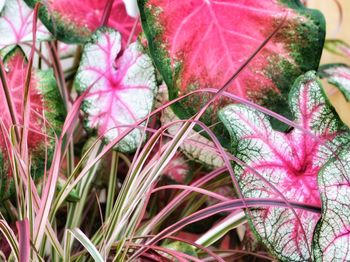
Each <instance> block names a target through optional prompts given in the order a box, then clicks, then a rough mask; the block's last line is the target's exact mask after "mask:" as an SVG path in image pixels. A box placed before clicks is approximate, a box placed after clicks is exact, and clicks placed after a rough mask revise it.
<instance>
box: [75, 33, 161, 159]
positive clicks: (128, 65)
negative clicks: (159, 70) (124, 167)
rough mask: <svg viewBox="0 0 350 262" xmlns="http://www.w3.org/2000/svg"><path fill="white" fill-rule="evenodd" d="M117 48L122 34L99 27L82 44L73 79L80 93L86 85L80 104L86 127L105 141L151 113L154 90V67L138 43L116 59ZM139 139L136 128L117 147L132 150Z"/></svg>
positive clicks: (119, 46)
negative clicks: (75, 74)
mask: <svg viewBox="0 0 350 262" xmlns="http://www.w3.org/2000/svg"><path fill="white" fill-rule="evenodd" d="M120 50H121V35H120V34H119V33H118V32H117V31H114V30H113V29H107V28H103V29H99V30H98V31H96V33H95V34H94V35H93V36H92V40H91V41H90V42H89V43H88V44H86V45H85V48H84V52H83V57H82V60H81V63H80V67H79V70H78V73H77V76H76V80H75V85H76V87H77V89H78V91H79V92H83V91H85V90H87V89H88V88H89V91H88V93H87V95H86V97H85V99H84V102H83V106H82V110H83V111H84V113H85V125H86V127H87V128H88V129H90V130H97V133H98V134H99V135H103V136H104V138H105V140H106V141H107V142H109V141H111V140H113V139H114V138H116V137H117V136H118V135H119V134H120V133H121V132H122V131H123V130H125V129H126V127H125V125H129V126H130V125H134V124H135V123H136V122H137V121H138V120H140V119H142V118H144V117H146V116H147V115H148V114H149V113H150V112H151V109H152V106H153V99H154V95H155V92H156V80H155V72H154V71H155V70H154V67H153V65H152V61H151V59H150V58H149V57H148V56H147V55H146V54H143V52H142V47H141V45H140V44H139V43H138V42H135V43H133V44H131V45H130V46H129V47H128V48H127V49H126V50H125V51H124V52H123V54H122V55H121V56H120V57H119V58H117V55H118V54H119V52H120ZM141 138H142V130H140V129H138V128H135V129H134V130H133V131H132V132H131V133H130V134H129V135H128V136H127V137H125V138H124V139H123V140H122V141H121V142H120V143H119V144H118V145H117V147H116V149H117V150H120V151H123V152H125V151H133V150H135V149H136V148H137V147H138V145H139V144H140V143H141V142H142V141H141Z"/></svg>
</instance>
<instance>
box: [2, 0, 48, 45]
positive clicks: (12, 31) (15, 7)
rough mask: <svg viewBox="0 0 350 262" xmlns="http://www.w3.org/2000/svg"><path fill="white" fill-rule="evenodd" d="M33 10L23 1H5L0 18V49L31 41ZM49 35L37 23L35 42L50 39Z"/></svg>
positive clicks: (39, 23)
mask: <svg viewBox="0 0 350 262" xmlns="http://www.w3.org/2000/svg"><path fill="white" fill-rule="evenodd" d="M33 13H34V12H33V10H32V9H31V8H30V7H28V6H27V4H26V3H24V1H23V0H6V1H5V2H4V5H3V7H2V10H1V17H0V49H2V48H4V47H6V46H10V45H16V44H21V43H24V42H31V41H33V33H32V29H33ZM50 36H51V35H50V33H49V32H48V31H47V29H46V28H45V27H44V26H43V25H42V24H41V22H40V21H38V26H37V33H36V40H39V41H43V40H48V39H50Z"/></svg>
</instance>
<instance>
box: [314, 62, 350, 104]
mask: <svg viewBox="0 0 350 262" xmlns="http://www.w3.org/2000/svg"><path fill="white" fill-rule="evenodd" d="M318 73H319V75H320V76H321V77H322V78H326V79H327V80H328V82H329V83H330V84H332V85H334V86H335V87H337V88H338V89H339V91H340V92H341V93H342V94H343V95H344V97H345V99H346V100H347V101H350V68H349V67H348V66H347V65H343V64H330V65H323V66H321V67H320V69H319V71H318Z"/></svg>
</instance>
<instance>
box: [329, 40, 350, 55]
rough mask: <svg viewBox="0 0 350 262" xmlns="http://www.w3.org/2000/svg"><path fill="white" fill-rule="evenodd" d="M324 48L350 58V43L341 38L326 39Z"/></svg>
mask: <svg viewBox="0 0 350 262" xmlns="http://www.w3.org/2000/svg"><path fill="white" fill-rule="evenodd" d="M324 48H325V49H326V50H327V51H329V52H331V53H333V54H337V55H339V56H343V57H347V58H350V45H349V44H348V43H346V42H344V41H342V40H340V39H329V40H326V42H325V46H324Z"/></svg>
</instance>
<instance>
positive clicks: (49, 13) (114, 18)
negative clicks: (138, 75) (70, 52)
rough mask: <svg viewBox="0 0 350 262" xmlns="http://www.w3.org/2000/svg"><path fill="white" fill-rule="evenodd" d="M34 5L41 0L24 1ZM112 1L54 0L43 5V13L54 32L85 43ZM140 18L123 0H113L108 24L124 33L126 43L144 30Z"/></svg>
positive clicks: (43, 19)
mask: <svg viewBox="0 0 350 262" xmlns="http://www.w3.org/2000/svg"><path fill="white" fill-rule="evenodd" d="M24 1H25V2H26V3H28V5H30V6H32V7H33V6H34V5H35V3H37V2H41V1H40V0H24ZM108 1H110V0H74V1H71V0H51V1H46V2H45V4H44V5H43V6H42V7H41V9H40V13H39V16H40V18H41V20H42V22H43V23H44V24H45V25H46V26H47V28H48V29H49V30H50V31H51V33H52V34H53V35H54V36H55V37H56V38H57V39H59V40H61V41H63V42H68V43H82V42H86V41H88V40H89V39H90V36H91V34H92V33H93V32H94V31H95V30H96V29H97V28H99V27H100V26H101V23H102V18H103V15H104V10H105V7H106V4H107V2H108ZM136 22H137V21H136V19H135V18H133V17H131V16H129V15H128V14H127V12H126V9H125V5H124V3H123V1H122V0H115V1H113V6H112V8H111V12H110V17H109V19H108V23H107V24H105V25H106V26H109V27H112V28H114V29H116V30H118V31H119V32H120V33H121V34H122V40H123V46H125V45H126V43H127V41H128V39H129V37H130V35H131V34H132V33H133V35H132V38H133V40H135V39H136V37H137V34H138V33H139V32H140V26H139V25H137V26H136V27H135V32H132V31H133V27H134V25H135V23H136Z"/></svg>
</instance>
